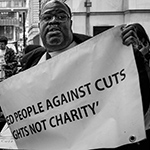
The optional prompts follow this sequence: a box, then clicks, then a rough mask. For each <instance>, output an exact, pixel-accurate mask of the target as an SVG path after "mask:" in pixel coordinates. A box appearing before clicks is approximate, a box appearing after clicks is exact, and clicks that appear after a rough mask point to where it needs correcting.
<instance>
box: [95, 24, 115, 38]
mask: <svg viewBox="0 0 150 150" xmlns="http://www.w3.org/2000/svg"><path fill="white" fill-rule="evenodd" d="M112 27H114V26H94V27H93V36H95V35H97V34H99V33H102V32H104V31H106V30H108V29H110V28H112Z"/></svg>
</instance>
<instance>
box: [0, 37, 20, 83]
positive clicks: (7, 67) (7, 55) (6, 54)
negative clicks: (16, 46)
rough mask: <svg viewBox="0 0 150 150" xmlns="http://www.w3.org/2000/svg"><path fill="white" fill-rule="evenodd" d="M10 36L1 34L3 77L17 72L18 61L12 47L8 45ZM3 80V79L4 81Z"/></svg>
mask: <svg viewBox="0 0 150 150" xmlns="http://www.w3.org/2000/svg"><path fill="white" fill-rule="evenodd" d="M7 44H8V38H7V37H5V36H0V64H1V79H2V80H3V79H6V78H8V77H11V76H12V75H15V74H16V73H17V65H18V61H17V58H16V54H15V52H14V50H13V49H12V48H9V47H8V46H7ZM2 80H1V81H2Z"/></svg>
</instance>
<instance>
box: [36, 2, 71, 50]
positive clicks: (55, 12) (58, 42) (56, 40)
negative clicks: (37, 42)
mask: <svg viewBox="0 0 150 150" xmlns="http://www.w3.org/2000/svg"><path fill="white" fill-rule="evenodd" d="M69 15H70V14H69V12H68V8H67V7H66V6H64V5H62V4H60V3H51V2H48V3H46V4H45V5H44V6H43V8H42V11H41V16H40V24H39V25H40V26H39V27H40V35H41V39H42V41H43V44H44V46H45V47H46V48H47V49H48V50H49V51H59V50H62V49H64V48H66V47H67V46H68V45H69V44H70V43H71V42H72V40H73V35H72V30H71V25H72V21H71V19H70V16H69Z"/></svg>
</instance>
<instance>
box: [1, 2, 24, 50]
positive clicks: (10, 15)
mask: <svg viewBox="0 0 150 150" xmlns="http://www.w3.org/2000/svg"><path fill="white" fill-rule="evenodd" d="M26 12H27V8H26V0H0V35H4V36H6V37H7V38H8V39H9V42H8V43H9V45H10V47H12V46H13V47H12V48H13V49H15V50H16V51H18V49H17V48H18V46H17V44H18V41H20V39H22V40H23V38H25V36H24V37H20V35H23V34H21V33H23V32H24V29H25V28H24V24H25V14H26Z"/></svg>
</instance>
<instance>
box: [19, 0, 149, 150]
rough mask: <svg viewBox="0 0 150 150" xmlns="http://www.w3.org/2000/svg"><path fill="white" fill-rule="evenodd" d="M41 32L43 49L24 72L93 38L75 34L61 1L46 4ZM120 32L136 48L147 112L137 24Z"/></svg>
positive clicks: (36, 51) (30, 59)
mask: <svg viewBox="0 0 150 150" xmlns="http://www.w3.org/2000/svg"><path fill="white" fill-rule="evenodd" d="M39 29H40V37H41V40H42V43H43V45H44V49H43V48H42V49H40V48H38V49H34V50H32V51H31V52H30V55H29V54H28V57H27V56H24V57H26V64H25V65H24V68H23V69H22V71H24V70H26V69H29V68H30V67H32V66H35V65H38V64H40V63H41V62H44V61H46V60H47V59H49V58H51V59H52V58H53V57H55V56H56V55H60V54H61V53H63V52H64V51H68V50H69V49H70V48H72V47H74V46H76V45H78V44H80V43H82V42H84V41H86V40H88V39H90V38H91V37H90V36H87V35H83V34H77V33H73V31H72V20H71V10H70V8H69V6H68V5H67V4H66V3H64V2H62V1H58V0H46V1H44V2H43V4H42V7H41V13H40V22H39ZM121 31H122V43H123V44H124V45H126V46H129V45H131V44H132V45H133V50H134V54H135V60H136V64H137V68H138V72H139V79H140V86H141V94H142V100H143V108H144V113H145V112H146V111H147V109H148V105H149V100H150V92H149V91H150V84H149V81H148V77H147V73H146V70H145V66H144V59H143V56H142V54H141V53H140V51H138V50H137V49H136V48H134V47H138V44H139V41H138V38H137V34H136V32H135V29H134V25H132V26H124V27H123V28H121ZM144 142H145V141H144ZM145 143H146V142H145ZM145 143H144V145H145ZM146 144H147V143H146ZM139 145H141V144H133V145H132V148H133V147H135V148H139V149H140V148H141V147H140V146H139ZM126 147H127V148H126ZM126 147H125V149H132V148H130V145H129V146H126ZM121 148H122V147H121ZM121 148H119V149H121Z"/></svg>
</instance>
